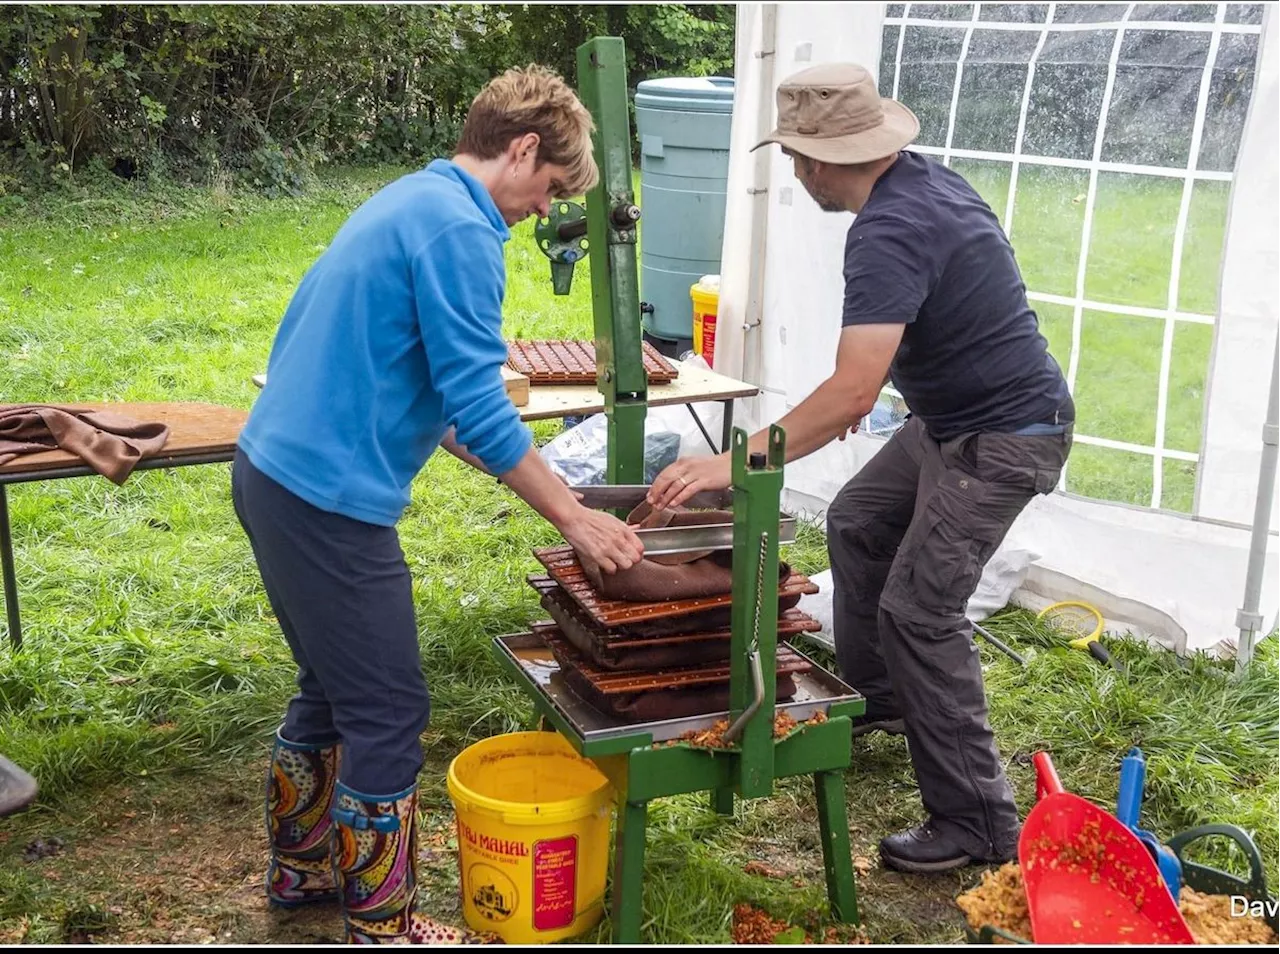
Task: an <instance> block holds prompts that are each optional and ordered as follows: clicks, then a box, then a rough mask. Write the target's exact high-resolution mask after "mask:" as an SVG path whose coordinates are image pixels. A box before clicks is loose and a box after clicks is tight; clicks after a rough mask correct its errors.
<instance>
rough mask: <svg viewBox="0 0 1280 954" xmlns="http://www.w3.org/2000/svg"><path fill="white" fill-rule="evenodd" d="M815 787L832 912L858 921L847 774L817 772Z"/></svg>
mask: <svg viewBox="0 0 1280 954" xmlns="http://www.w3.org/2000/svg"><path fill="white" fill-rule="evenodd" d="M813 790H814V794H815V795H816V796H817V798H818V821H819V824H820V825H821V828H822V863H823V866H824V867H825V868H826V869H827V897H828V898H829V899H830V900H831V914H832V916H833V917H835V918H836V919H837V920H839V921H844V922H845V923H846V924H857V923H859V921H858V891H857V888H855V887H854V883H853V847H852V846H851V845H850V843H849V817H848V815H847V814H846V812H845V806H844V773H842V772H816V773H814V776H813Z"/></svg>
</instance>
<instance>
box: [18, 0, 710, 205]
mask: <svg viewBox="0 0 1280 954" xmlns="http://www.w3.org/2000/svg"><path fill="white" fill-rule="evenodd" d="M733 21H734V13H733V7H732V5H725V4H659V5H640V4H637V5H607V4H580V5H549V4H547V5H544V4H524V5H519V4H491V5H490V4H430V5H347V4H302V5H290V4H262V5H239V4H236V5H231V4H227V5H190V6H187V5H157V6H143V5H133V4H122V5H65V6H40V5H29V6H16V5H15V6H6V7H4V12H3V15H0V150H3V152H4V154H5V155H6V156H7V158H8V159H9V165H10V166H11V167H12V168H17V169H20V170H22V171H23V173H24V174H26V175H29V176H38V175H42V174H44V175H47V174H49V173H51V172H56V171H57V170H59V169H60V170H63V172H64V173H70V172H71V171H72V170H75V169H78V168H81V167H83V166H84V165H85V164H86V163H91V162H98V163H101V164H103V165H105V166H107V167H110V168H114V169H115V170H116V171H117V172H119V173H120V174H123V175H134V174H138V173H142V172H155V171H157V170H161V171H168V172H177V171H184V172H186V171H197V170H199V171H208V170H209V169H211V168H218V167H222V168H228V169H233V170H238V171H242V172H243V173H245V174H246V175H248V176H249V177H250V178H252V179H253V180H254V181H255V182H256V183H257V184H258V185H260V186H261V187H263V188H265V189H267V190H269V191H270V190H278V189H280V190H289V189H291V188H292V187H294V186H295V185H296V184H297V182H298V180H299V177H300V176H301V174H302V173H303V172H305V170H306V169H307V168H308V167H309V166H310V165H311V164H313V163H316V162H324V161H344V162H360V161H371V162H391V161H419V160H421V159H423V158H426V157H428V156H431V155H436V154H440V153H443V152H447V151H448V150H449V149H450V148H451V147H452V145H453V142H454V141H455V138H456V134H457V130H458V126H459V124H460V122H461V120H462V118H463V117H464V116H465V113H466V108H467V106H468V104H469V103H470V101H471V98H472V97H473V96H474V95H475V93H476V92H477V91H478V90H479V88H480V86H481V85H483V83H484V82H485V81H486V80H487V79H489V78H490V77H492V76H494V75H496V74H497V73H498V72H500V71H501V70H503V69H505V68H507V67H509V66H514V65H523V64H526V63H531V62H537V63H543V64H546V65H549V66H552V67H555V68H557V69H558V70H560V72H561V73H562V74H563V75H565V77H566V78H568V79H569V80H570V81H571V82H574V81H575V74H576V65H575V56H576V48H577V46H578V44H580V43H581V42H583V41H584V40H586V39H588V38H589V37H592V36H598V35H608V36H621V37H622V38H623V39H624V40H625V41H626V44H627V50H628V60H629V79H630V82H631V84H632V86H633V88H634V84H635V83H637V82H639V81H640V80H643V79H646V78H648V77H651V76H661V75H672V74H683V75H708V74H712V73H720V74H722V75H731V73H732V69H733V29H734V22H733Z"/></svg>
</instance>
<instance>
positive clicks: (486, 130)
mask: <svg viewBox="0 0 1280 954" xmlns="http://www.w3.org/2000/svg"><path fill="white" fill-rule="evenodd" d="M594 129H595V123H594V122H593V121H592V119H591V113H590V112H588V111H587V107H585V106H583V105H582V101H581V100H579V99H578V96H577V94H576V93H574V91H573V90H572V89H571V88H570V87H569V85H568V84H567V83H565V81H564V80H563V79H561V78H560V76H559V74H558V73H556V72H555V71H554V70H550V69H547V68H546V67H545V66H536V65H531V66H527V67H524V68H522V69H509V70H507V71H506V72H505V73H503V74H502V75H501V76H497V77H494V78H493V79H492V80H490V81H489V82H488V83H486V84H485V87H484V89H482V90H480V92H479V93H478V94H477V95H476V98H475V99H474V100H472V102H471V108H470V109H469V110H468V111H467V120H466V122H465V123H464V124H463V126H462V135H461V136H460V137H459V138H458V147H457V152H459V153H463V154H466V155H469V156H475V157H476V158H477V159H496V158H497V157H498V156H500V155H502V153H503V152H504V151H505V150H506V148H507V146H509V145H510V144H511V140H512V139H515V138H516V137H517V136H523V135H525V134H526V133H537V134H538V138H539V139H540V140H541V142H540V144H539V146H538V165H542V164H543V163H544V162H553V163H555V164H556V165H558V166H564V167H565V170H566V176H565V180H566V181H565V182H564V183H563V184H562V185H563V189H562V190H561V191H562V192H563V194H562V195H561V196H560V198H569V197H570V196H576V195H582V194H583V193H584V192H586V191H587V190H588V189H591V188H592V187H593V186H595V184H596V183H597V182H598V181H599V179H600V172H599V170H598V169H597V168H596V161H595V156H594V155H593V147H592V144H591V133H592V131H593V130H594Z"/></svg>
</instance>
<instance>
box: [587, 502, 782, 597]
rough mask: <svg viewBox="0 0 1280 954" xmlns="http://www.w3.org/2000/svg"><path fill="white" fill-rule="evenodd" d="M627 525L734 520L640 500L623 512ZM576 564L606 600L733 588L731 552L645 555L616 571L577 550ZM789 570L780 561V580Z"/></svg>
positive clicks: (724, 514) (710, 593)
mask: <svg viewBox="0 0 1280 954" xmlns="http://www.w3.org/2000/svg"><path fill="white" fill-rule="evenodd" d="M627 523H629V524H631V525H632V526H639V527H643V528H645V529H649V528H651V527H660V526H672V527H692V526H706V525H709V524H717V523H733V514H732V512H730V511H727V510H685V509H683V508H680V507H674V508H670V509H668V510H665V511H656V512H654V511H651V510H650V509H649V506H648V504H641V505H640V506H639V507H637V508H636V509H635V510H633V511H631V513H630V514H628V516H627ZM578 562H579V563H580V564H581V565H582V570H583V572H584V573H585V574H586V577H587V579H588V580H589V581H590V582H591V585H592V586H593V587H595V590H596V592H597V593H598V594H600V595H601V596H602V597H604V598H605V599H610V600H626V601H627V602H632V603H658V602H669V601H674V600H689V599H701V598H703V597H707V596H720V595H722V594H724V593H731V592H733V551H731V550H714V551H713V550H698V551H695V552H691V553H673V554H668V555H664V556H655V557H645V558H644V559H642V560H641V561H640V562H639V563H637V564H635V565H634V566H631V567H628V568H627V569H625V570H618V571H617V572H616V573H604V572H602V571H601V570H600V566H599V564H597V563H595V562H594V561H593V560H591V559H590V558H589V557H587V556H586V555H585V554H582V553H579V554H578ZM790 573H791V570H790V567H787V566H786V565H785V564H784V563H782V562H781V561H779V563H778V574H779V575H778V579H779V582H781V581H782V580H785V579H786V578H787V577H788V576H789V575H790Z"/></svg>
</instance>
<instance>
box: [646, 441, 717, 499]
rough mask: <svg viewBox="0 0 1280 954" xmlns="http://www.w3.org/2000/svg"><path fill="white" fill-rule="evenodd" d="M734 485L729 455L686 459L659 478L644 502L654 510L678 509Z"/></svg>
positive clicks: (676, 463) (668, 469) (670, 467)
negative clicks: (699, 496) (695, 498)
mask: <svg viewBox="0 0 1280 954" xmlns="http://www.w3.org/2000/svg"><path fill="white" fill-rule="evenodd" d="M731 483H733V462H732V461H731V460H730V458H729V455H728V454H717V455H716V456H715V457H685V458H682V459H680V460H678V461H676V462H675V463H674V464H671V465H670V466H669V467H667V468H666V469H665V470H663V472H662V473H660V474H659V475H658V477H657V479H656V480H655V481H654V482H653V486H652V487H650V488H649V495H648V497H646V498H645V499H646V500H648V501H649V506H651V507H653V509H654V510H663V509H665V508H667V507H678V506H680V504H682V503H684V502H685V501H686V500H688V499H689V498H690V497H692V496H693V495H694V494H698V493H701V492H702V491H704V490H724V489H725V488H727V487H728V486H729V485H730V484H731Z"/></svg>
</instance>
